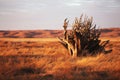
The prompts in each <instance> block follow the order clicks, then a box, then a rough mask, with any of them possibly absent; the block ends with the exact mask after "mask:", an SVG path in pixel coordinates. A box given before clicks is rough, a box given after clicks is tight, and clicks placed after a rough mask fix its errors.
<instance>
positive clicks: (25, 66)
mask: <svg viewBox="0 0 120 80" xmlns="http://www.w3.org/2000/svg"><path fill="white" fill-rule="evenodd" d="M15 40H16V39H14V40H13V41H12V40H10V39H8V40H0V80H119V79H120V77H119V76H120V68H119V66H120V52H119V51H120V41H115V40H114V41H111V42H110V44H109V45H107V48H112V49H113V51H112V52H111V53H109V54H98V55H96V56H87V57H77V58H71V57H70V56H69V54H68V52H67V50H66V49H65V48H64V47H63V46H62V45H61V44H60V43H59V42H58V41H54V40H53V41H52V40H51V41H49V40H47V41H46V39H45V40H43V41H42V40H41V41H40V40H38V41H34V40H31V41H28V40H24V39H23V41H19V40H20V39H19V40H16V41H15ZM21 40H22V39H21Z"/></svg>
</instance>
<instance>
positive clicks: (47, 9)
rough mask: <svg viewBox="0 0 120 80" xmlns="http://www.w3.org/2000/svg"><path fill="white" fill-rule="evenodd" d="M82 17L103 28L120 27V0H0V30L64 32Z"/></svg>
mask: <svg viewBox="0 0 120 80" xmlns="http://www.w3.org/2000/svg"><path fill="white" fill-rule="evenodd" d="M81 14H84V15H87V16H88V17H91V16H92V17H93V21H94V24H96V25H97V26H99V27H100V28H105V27H120V0H0V30H40V29H63V27H62V26H63V21H64V19H65V18H68V19H69V27H71V26H72V23H73V21H74V19H75V17H78V18H79V17H80V15H81Z"/></svg>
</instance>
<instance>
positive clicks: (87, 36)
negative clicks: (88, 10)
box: [59, 15, 109, 57]
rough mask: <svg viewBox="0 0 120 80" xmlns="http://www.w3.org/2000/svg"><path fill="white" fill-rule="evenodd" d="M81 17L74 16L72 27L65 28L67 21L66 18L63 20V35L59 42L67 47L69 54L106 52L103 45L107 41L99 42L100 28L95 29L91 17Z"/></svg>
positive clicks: (79, 54)
mask: <svg viewBox="0 0 120 80" xmlns="http://www.w3.org/2000/svg"><path fill="white" fill-rule="evenodd" d="M82 17H83V15H81V17H80V18H79V19H78V18H75V21H74V24H73V26H72V29H71V30H69V32H68V30H67V27H68V23H69V21H68V20H67V18H66V19H65V20H64V25H63V28H64V37H63V38H61V37H59V39H60V41H61V43H62V44H63V45H64V46H65V47H66V48H67V49H68V51H69V53H70V55H71V56H73V57H76V56H81V55H82V56H83V55H86V53H84V52H87V53H88V54H91V55H93V54H96V53H100V52H106V51H105V46H106V45H107V44H108V43H109V41H104V42H101V40H99V37H100V34H101V30H100V29H96V25H93V18H92V17H91V18H88V17H87V16H85V18H84V20H82Z"/></svg>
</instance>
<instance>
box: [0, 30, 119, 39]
mask: <svg viewBox="0 0 120 80" xmlns="http://www.w3.org/2000/svg"><path fill="white" fill-rule="evenodd" d="M62 35H63V30H10V31H9V30H0V38H47V37H48V38H50V37H51V38H54V37H60V36H62ZM101 37H120V28H104V29H102V34H101Z"/></svg>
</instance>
